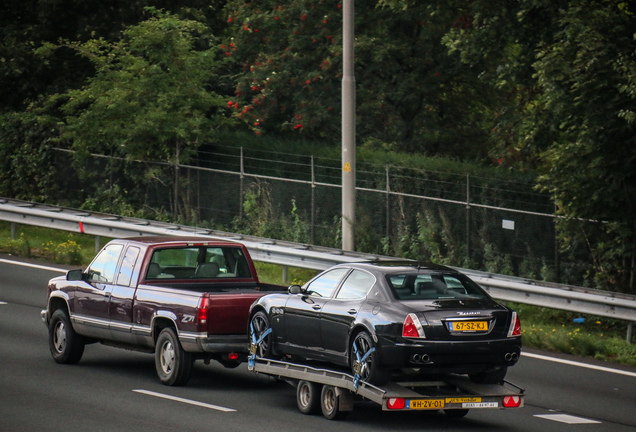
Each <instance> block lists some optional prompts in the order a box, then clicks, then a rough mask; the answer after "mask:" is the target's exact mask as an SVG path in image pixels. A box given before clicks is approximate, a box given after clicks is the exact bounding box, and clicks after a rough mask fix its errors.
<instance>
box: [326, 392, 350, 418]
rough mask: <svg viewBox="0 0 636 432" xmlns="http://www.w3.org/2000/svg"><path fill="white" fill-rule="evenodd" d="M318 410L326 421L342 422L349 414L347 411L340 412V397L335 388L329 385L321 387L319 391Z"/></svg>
mask: <svg viewBox="0 0 636 432" xmlns="http://www.w3.org/2000/svg"><path fill="white" fill-rule="evenodd" d="M320 409H321V410H322V415H323V416H324V417H325V418H326V419H328V420H342V419H344V418H345V417H347V415H348V414H349V411H341V410H340V397H339V396H338V392H337V391H336V388H335V387H334V386H331V385H324V386H322V390H321V391H320Z"/></svg>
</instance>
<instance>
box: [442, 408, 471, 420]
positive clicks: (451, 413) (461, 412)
mask: <svg viewBox="0 0 636 432" xmlns="http://www.w3.org/2000/svg"><path fill="white" fill-rule="evenodd" d="M444 414H446V417H449V418H462V417H466V414H468V410H467V409H452V410H444Z"/></svg>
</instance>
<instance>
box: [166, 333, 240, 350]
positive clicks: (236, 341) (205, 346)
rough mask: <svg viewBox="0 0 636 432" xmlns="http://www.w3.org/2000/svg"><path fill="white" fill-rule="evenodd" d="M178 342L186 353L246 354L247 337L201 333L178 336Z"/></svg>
mask: <svg viewBox="0 0 636 432" xmlns="http://www.w3.org/2000/svg"><path fill="white" fill-rule="evenodd" d="M179 342H181V346H182V347H183V349H184V350H185V351H187V352H198V353H201V352H204V353H230V352H234V353H248V352H249V342H248V340H247V335H214V336H208V335H207V334H201V333H186V332H181V333H180V334H179Z"/></svg>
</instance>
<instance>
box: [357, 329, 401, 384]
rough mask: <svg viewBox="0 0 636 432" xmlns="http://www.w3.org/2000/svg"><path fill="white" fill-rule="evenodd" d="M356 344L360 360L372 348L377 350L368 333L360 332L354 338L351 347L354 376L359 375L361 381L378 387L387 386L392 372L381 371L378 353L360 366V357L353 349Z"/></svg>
mask: <svg viewBox="0 0 636 432" xmlns="http://www.w3.org/2000/svg"><path fill="white" fill-rule="evenodd" d="M354 344H355V345H356V346H357V348H358V353H359V355H360V358H362V357H364V356H365V354H366V353H367V352H368V351H369V350H370V349H371V348H375V343H374V342H373V339H372V338H371V335H369V333H367V332H366V331H361V332H358V333H356V334H355V335H354V336H353V338H352V340H351V345H350V347H349V348H350V353H349V360H350V366H351V371H352V373H353V375H354V376H355V375H359V376H360V379H361V380H363V381H366V382H368V383H369V384H373V385H376V386H379V385H384V384H386V383H387V382H388V381H389V379H390V378H391V372H390V371H388V370H384V369H380V367H379V365H378V362H377V359H378V355H377V354H378V353H377V351H376V352H373V353H371V354H370V355H369V356H368V357H367V358H366V359H365V361H364V362H362V363H361V364H360V363H359V362H358V356H357V355H356V353H355V350H354V349H353V346H354Z"/></svg>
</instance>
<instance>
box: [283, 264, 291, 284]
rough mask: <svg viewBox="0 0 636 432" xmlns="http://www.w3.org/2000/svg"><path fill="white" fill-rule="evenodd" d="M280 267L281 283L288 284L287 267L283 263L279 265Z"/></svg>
mask: <svg viewBox="0 0 636 432" xmlns="http://www.w3.org/2000/svg"><path fill="white" fill-rule="evenodd" d="M281 268H282V269H283V275H282V279H283V284H288V283H289V280H288V279H289V267H288V266H286V265H284V266H281Z"/></svg>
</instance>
